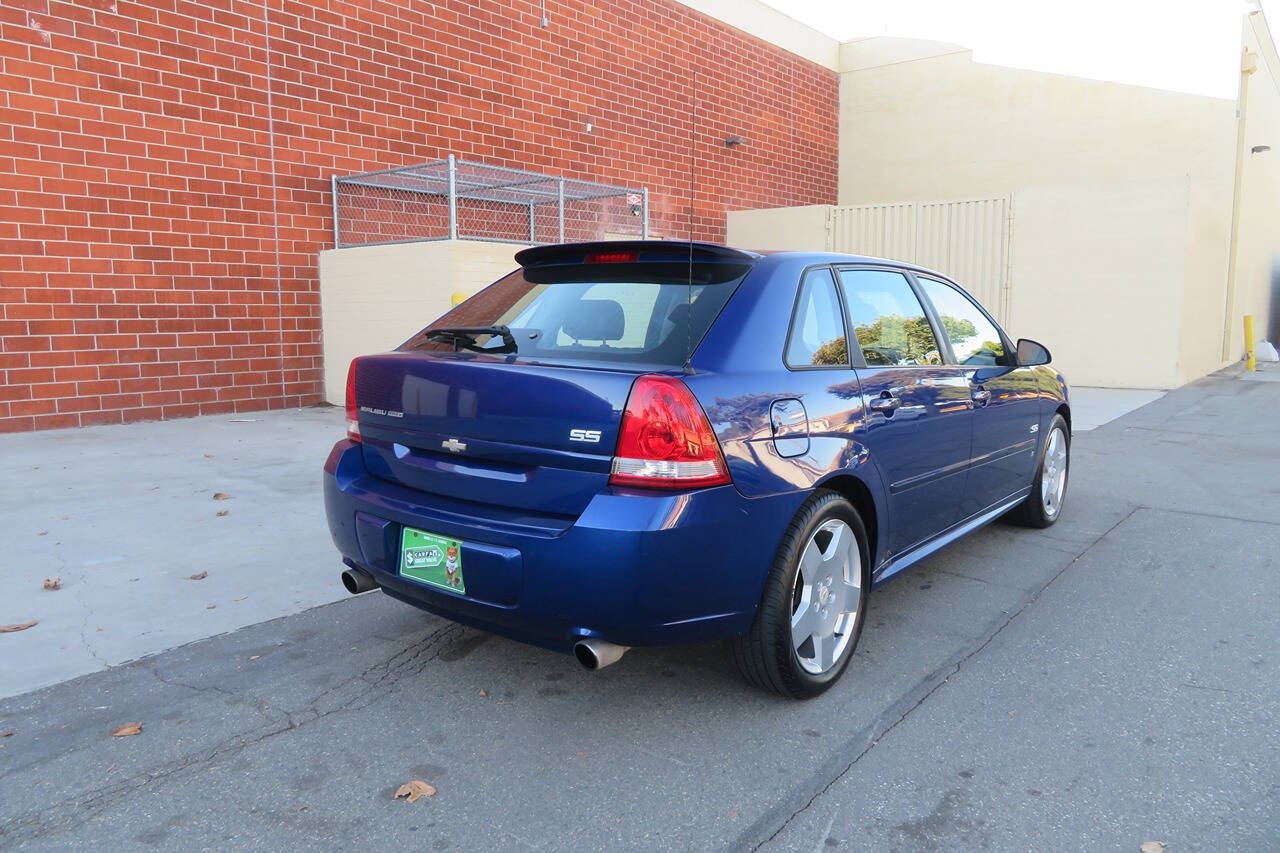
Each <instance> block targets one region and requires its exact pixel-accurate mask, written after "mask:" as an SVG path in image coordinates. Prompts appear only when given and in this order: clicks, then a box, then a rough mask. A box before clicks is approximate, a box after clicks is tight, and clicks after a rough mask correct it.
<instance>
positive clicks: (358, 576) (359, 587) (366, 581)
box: [342, 569, 378, 595]
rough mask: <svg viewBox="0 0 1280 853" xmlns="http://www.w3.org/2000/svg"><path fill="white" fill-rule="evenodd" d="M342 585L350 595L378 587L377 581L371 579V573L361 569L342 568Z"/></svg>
mask: <svg viewBox="0 0 1280 853" xmlns="http://www.w3.org/2000/svg"><path fill="white" fill-rule="evenodd" d="M342 585H343V586H344V587H346V589H347V592H349V593H351V594H352V595H359V594H360V593H362V592H368V591H369V590H371V589H377V588H378V582H377V581H376V580H374V579H373V575H371V574H369V573H368V572H366V571H364V570H363V569H344V570H343V572H342Z"/></svg>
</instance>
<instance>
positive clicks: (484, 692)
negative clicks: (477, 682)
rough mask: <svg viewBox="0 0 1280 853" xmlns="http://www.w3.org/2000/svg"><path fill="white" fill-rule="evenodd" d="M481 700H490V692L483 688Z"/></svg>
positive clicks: (481, 689)
mask: <svg viewBox="0 0 1280 853" xmlns="http://www.w3.org/2000/svg"><path fill="white" fill-rule="evenodd" d="M480 698H481V699H488V698H489V691H488V690H485V689H484V688H483V687H481V688H480Z"/></svg>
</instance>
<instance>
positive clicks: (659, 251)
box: [516, 240, 762, 269]
mask: <svg viewBox="0 0 1280 853" xmlns="http://www.w3.org/2000/svg"><path fill="white" fill-rule="evenodd" d="M628 252H634V253H635V255H636V263H654V262H657V263H664V262H665V263H671V262H679V261H688V260H689V256H690V254H691V253H692V256H693V261H694V263H708V262H712V263H714V262H716V261H737V262H738V263H743V262H746V263H752V262H754V261H757V260H759V259H760V258H761V257H762V256H761V255H758V254H756V253H755V252H744V251H742V250H740V249H730V248H728V247H727V246H718V245H716V244H715V243H682V242H677V241H675V240H602V241H598V242H593V243H559V244H553V245H548V246H534V247H532V248H529V249H521V250H520V251H519V252H516V263H518V264H520V266H522V267H524V268H525V269H528V268H529V267H545V266H563V265H576V264H583V263H586V262H587V258H588V257H589V256H591V255H595V254H604V253H609V254H612V253H628Z"/></svg>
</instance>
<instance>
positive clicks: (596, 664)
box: [573, 639, 631, 671]
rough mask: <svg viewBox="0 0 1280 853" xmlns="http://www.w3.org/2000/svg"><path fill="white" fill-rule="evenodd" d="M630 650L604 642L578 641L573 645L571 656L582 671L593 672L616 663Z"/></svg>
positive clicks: (626, 647) (594, 640) (628, 647)
mask: <svg viewBox="0 0 1280 853" xmlns="http://www.w3.org/2000/svg"><path fill="white" fill-rule="evenodd" d="M630 649H631V647H630V646H619V645H618V644H617V643H610V642H606V641H605V640H596V639H589V640H579V641H578V642H576V643H574V644H573V656H574V657H575V658H577V659H578V663H580V664H582V666H583V668H584V669H589V670H592V671H594V670H597V669H604V668H605V667H606V666H608V665H609V664H613V663H617V662H618V661H619V660H620V659H621V658H622V656H623V655H625V654H626V653H627V652H628V651H630Z"/></svg>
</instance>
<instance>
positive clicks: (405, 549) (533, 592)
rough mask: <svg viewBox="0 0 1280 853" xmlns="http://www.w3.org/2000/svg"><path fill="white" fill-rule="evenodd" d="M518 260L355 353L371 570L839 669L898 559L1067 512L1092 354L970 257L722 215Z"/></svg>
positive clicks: (770, 672)
mask: <svg viewBox="0 0 1280 853" xmlns="http://www.w3.org/2000/svg"><path fill="white" fill-rule="evenodd" d="M516 260H517V261H518V262H519V264H520V269H519V270H517V271H515V272H513V273H511V274H510V275H508V276H506V277H505V278H503V279H501V280H499V281H498V282H496V283H494V284H493V285H491V286H489V287H488V288H486V289H485V290H483V291H481V292H480V293H479V294H477V295H476V296H474V297H472V298H471V299H468V300H467V301H465V302H463V303H462V304H461V305H458V306H457V307H455V308H454V309H453V310H451V311H450V312H449V313H447V314H445V315H444V316H443V317H441V318H440V319H439V320H437V321H435V322H434V323H432V324H431V325H430V326H428V327H427V328H425V329H423V330H422V331H421V332H420V333H418V334H417V335H414V336H413V338H411V339H410V340H409V341H407V342H406V343H405V344H404V345H402V346H401V347H399V348H398V349H397V350H396V351H394V352H390V353H386V354H383V355H371V356H363V357H361V358H357V359H356V360H355V361H354V362H352V364H351V369H350V373H349V375H348V379H347V400H346V408H347V437H346V438H345V439H344V440H342V441H339V442H338V443H337V445H335V446H334V448H333V451H332V453H330V455H329V459H328V461H327V462H326V463H325V477H324V492H325V505H326V509H327V513H328V519H329V527H330V529H331V530H332V532H333V539H334V542H335V543H336V544H337V546H338V550H339V551H341V553H342V556H343V562H344V563H345V564H346V566H347V570H346V571H345V572H343V582H344V583H345V584H346V586H347V588H348V589H349V590H351V591H352V592H362V591H365V590H369V589H374V588H377V587H381V588H382V590H383V591H384V592H386V593H387V594H388V595H391V596H393V597H394V598H398V599H400V600H402V601H405V602H408V603H409V604H413V605H416V606H418V607H421V608H423V609H425V610H428V611H431V612H433V613H437V614H440V615H442V616H445V617H448V618H449V619H453V620H456V621H458V622H462V623H465V624H468V625H473V626H475V627H478V628H481V629H483V630H486V631H492V632H493V633H496V634H502V635H505V636H508V637H513V638H515V639H518V640H522V641H525V642H529V643H536V644H538V645H541V646H545V647H548V648H551V649H557V650H561V651H565V652H570V651H572V653H573V654H574V655H576V657H577V658H578V660H579V661H580V662H581V663H582V664H583V665H584V666H586V667H588V668H590V669H596V668H599V667H603V666H607V665H609V664H611V663H613V662H614V661H616V660H618V658H619V657H621V656H622V654H623V653H624V652H625V651H626V650H627V649H628V648H630V647H632V646H660V645H670V644H684V643H695V642H703V641H708V640H721V639H724V640H728V641H729V644H730V647H731V649H732V655H733V658H734V660H735V661H736V663H737V665H738V667H739V669H740V670H741V671H742V673H743V675H744V676H745V677H746V678H747V679H748V680H749V681H751V682H752V683H754V684H756V685H758V686H760V687H762V688H764V689H767V690H773V691H777V692H779V693H782V694H785V695H790V696H795V697H809V696H815V695H817V694H819V693H821V692H822V691H824V690H826V689H827V688H828V687H830V686H831V684H832V683H834V682H835V680H836V679H837V678H839V677H840V675H841V673H842V672H843V671H844V669H845V668H846V667H847V666H848V664H849V661H850V659H851V658H852V657H853V651H854V647H855V646H856V645H857V642H858V635H859V634H860V633H861V631H862V627H863V622H864V621H865V616H866V608H867V595H868V592H869V591H870V590H871V588H872V587H873V586H876V585H878V584H881V583H884V582H885V581H887V580H888V579H889V578H891V577H893V576H894V575H896V574H898V573H899V572H901V571H902V570H904V569H906V568H908V567H909V566H911V565H913V564H914V563H917V562H919V561H920V560H922V559H923V558H925V557H926V556H928V555H930V554H932V553H934V552H935V551H937V550H938V549H939V548H942V547H944V546H945V545H947V544H949V543H951V542H953V541H955V540H956V539H958V538H959V537H961V536H963V535H965V534H966V533H970V532H971V531H973V530H975V529H977V528H978V527H981V526H982V525H984V524H986V523H988V522H990V521H992V520H993V519H996V518H998V517H1000V516H1002V515H1005V514H1009V515H1010V517H1011V518H1013V519H1015V520H1017V521H1019V522H1021V523H1023V524H1026V525H1030V526H1033V527H1047V526H1048V525H1050V524H1053V523H1054V522H1055V521H1056V520H1057V519H1058V516H1059V514H1060V513H1061V511H1062V503H1063V498H1064V495H1065V493H1066V486H1067V460H1068V451H1069V448H1070V440H1071V429H1070V423H1071V412H1070V409H1069V407H1068V401H1067V386H1066V382H1065V381H1064V380H1063V378H1062V376H1060V375H1059V374H1058V373H1057V372H1056V371H1054V370H1052V369H1050V368H1048V367H1045V366H1044V365H1046V364H1047V363H1048V361H1049V353H1048V351H1047V350H1046V349H1045V348H1044V347H1043V346H1041V345H1040V344H1037V343H1035V342H1034V341H1030V340H1020V341H1018V342H1017V344H1016V345H1014V344H1013V343H1012V342H1011V341H1010V339H1009V338H1008V337H1007V336H1006V335H1005V333H1004V332H1003V331H1002V330H1001V329H1000V327H999V326H998V325H997V324H996V323H995V321H994V320H992V319H991V316H990V315H989V314H988V313H987V312H986V311H985V310H984V309H983V308H982V306H980V305H979V304H978V303H977V302H975V301H974V300H973V299H972V298H971V297H970V296H969V295H968V294H967V293H965V291H964V290H963V289H962V288H960V287H959V286H957V285H956V284H955V283H954V282H952V281H950V280H949V279H947V278H946V277H945V276H941V275H939V274H937V273H934V272H929V271H927V270H924V269H919V268H917V267H914V266H910V265H907V264H902V263H896V262H892V261H884V260H876V259H872V258H864V257H857V256H851V255H840V254H826V253H812V252H780V253H774V254H764V255H761V254H755V253H750V252H743V251H737V250H735V249H728V248H724V247H720V246H714V245H709V244H699V243H694V244H689V243H667V242H608V243H584V244H571V245H556V246H541V247H536V248H532V249H525V250H524V251H522V252H520V253H518V254H517V255H516Z"/></svg>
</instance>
